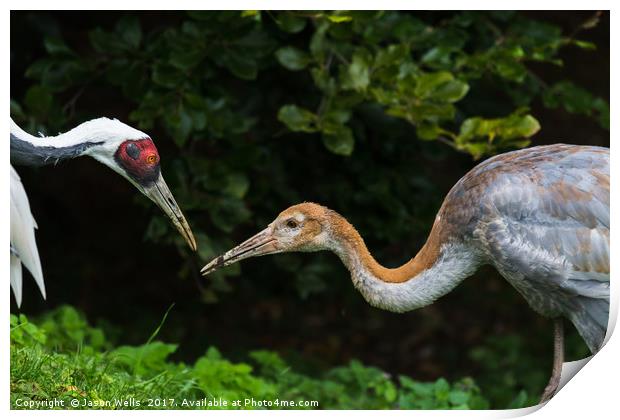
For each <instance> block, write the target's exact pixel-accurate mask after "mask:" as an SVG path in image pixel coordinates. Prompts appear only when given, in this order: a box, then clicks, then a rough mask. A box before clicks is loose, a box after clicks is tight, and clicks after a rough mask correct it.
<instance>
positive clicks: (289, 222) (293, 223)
mask: <svg viewBox="0 0 620 420" xmlns="http://www.w3.org/2000/svg"><path fill="white" fill-rule="evenodd" d="M286 226H288V227H290V228H291V229H295V228H296V227H297V222H296V221H294V220H293V219H291V220H289V221H288V222H286Z"/></svg>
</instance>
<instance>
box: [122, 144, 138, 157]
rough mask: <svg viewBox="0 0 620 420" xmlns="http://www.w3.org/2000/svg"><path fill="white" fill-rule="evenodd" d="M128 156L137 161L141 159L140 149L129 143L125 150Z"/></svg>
mask: <svg viewBox="0 0 620 420" xmlns="http://www.w3.org/2000/svg"><path fill="white" fill-rule="evenodd" d="M125 151H126V152H127V155H128V156H129V157H130V158H132V159H133V160H137V159H138V158H139V157H140V149H139V148H138V146H136V144H135V143H129V144H128V145H127V147H126V148H125Z"/></svg>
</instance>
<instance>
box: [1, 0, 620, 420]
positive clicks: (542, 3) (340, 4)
mask: <svg viewBox="0 0 620 420" xmlns="http://www.w3.org/2000/svg"><path fill="white" fill-rule="evenodd" d="M6 4H7V5H8V7H9V8H12V9H15V10H28V9H30V10H37V9H49V8H50V6H53V7H54V8H59V9H100V10H114V9H118V10H151V9H153V10H175V9H181V10H184V9H204V8H209V6H220V7H221V6H223V5H225V6H226V7H227V8H229V9H249V10H259V9H263V10H264V9H274V10H277V9H280V10H282V9H345V10H347V9H348V10H352V9H360V10H361V9H369V10H371V9H377V8H378V7H377V6H381V7H380V8H381V9H385V10H388V9H403V10H404V9H411V8H415V9H419V10H461V9H464V8H468V9H472V10H489V9H495V10H498V9H500V10H583V9H589V10H610V9H611V24H610V27H611V41H612V42H611V44H612V45H613V46H617V45H618V44H617V41H618V32H617V30H615V29H614V28H615V25H614V24H615V23H618V19H617V18H616V17H615V11H614V10H613V8H612V5H614V3H613V2H612V1H600V0H591V1H588V2H583V1H575V0H564V1H562V2H561V3H558V2H552V1H548V0H521V1H518V2H517V1H501V2H498V1H497V0H495V1H480V0H472V1H467V2H465V1H432V2H430V1H426V2H419V1H418V2H414V1H409V2H406V1H394V0H383V1H381V2H380V3H379V2H370V1H360V0H358V1H355V2H353V1H340V0H334V1H324V0H323V1H307V0H303V1H296V2H294V3H293V2H290V1H289V2H284V1H281V0H280V1H239V0H228V1H227V2H226V3H225V4H223V3H215V2H208V1H191V0H175V1H174V2H172V1H166V2H164V1H161V0H158V1H157V0H153V1H149V2H147V1H128V0H123V1H120V0H108V1H105V2H103V1H92V0H91V1H89V2H84V1H76V0H56V1H54V2H53V3H52V2H49V1H43V0H23V1H13V0H11V1H7V2H6ZM616 4H617V3H616ZM558 5H560V6H562V9H557V6H558ZM1 19H2V20H1V21H0V26H1V27H2V28H4V30H3V31H2V38H3V45H5V49H4V51H5V57H7V56H9V51H10V44H9V33H10V32H9V25H10V14H9V10H6V12H5V13H3V14H2V18H1ZM611 69H612V71H611V74H612V75H613V74H619V73H617V72H618V71H619V70H620V66H618V53H617V50H616V49H614V48H611ZM2 72H3V74H4V78H3V80H4V83H3V85H2V86H3V91H4V92H5V93H4V95H3V97H4V98H5V109H6V111H5V115H7V116H8V115H9V101H8V100H7V99H8V97H9V96H10V94H9V90H10V77H9V63H8V62H7V64H6V65H5V66H2ZM611 98H612V100H611V102H612V103H613V104H614V105H615V103H616V102H615V101H614V99H615V98H618V83H617V82H616V81H615V79H612V80H611ZM611 111H612V112H611V115H612V124H611V126H612V131H611V133H610V136H611V138H613V130H614V129H615V127H616V126H615V124H616V123H617V122H618V121H620V119H619V118H618V108H616V107H615V106H612V107H611ZM2 121H3V123H2V127H4V130H5V132H8V131H9V123H8V118H5V119H2ZM617 147H620V146H616V145H614V146H613V147H612V154H611V155H612V166H611V172H612V179H618V176H619V173H618V172H619V171H620V169H618V165H615V163H616V161H617V160H618V157H617V152H616V148H617ZM3 152H4V153H5V154H4V156H3V159H4V164H5V165H7V166H8V163H9V142H8V141H7V142H6V143H5V147H4V149H3ZM1 177H2V178H1V179H2V181H1V182H0V188H1V191H2V194H3V196H4V197H6V198H8V197H9V171H8V168H5V169H4V171H3V173H2V174H1ZM615 185H616V184H615V182H612V191H611V206H612V208H611V213H612V214H617V213H616V211H618V209H620V207H619V206H618V199H619V198H618V192H617V188H615V187H614V186H615ZM0 211H1V212H2V218H1V219H0V220H2V221H3V223H1V224H0V229H1V230H2V233H3V235H4V237H5V238H6V237H7V236H9V224H8V220H9V210H8V206H4V207H2V208H1V210H0ZM7 242H8V240H7ZM611 242H612V244H616V243H619V237H618V234H617V231H616V230H614V231H612V233H611ZM617 249H618V248H616V247H614V246H612V248H611V251H612V252H611V264H612V272H616V269H617V267H618V264H616V263H615V261H618V258H620V255H618V254H619V253H618V252H617ZM8 261H9V259H8V255H7V258H5V259H4V261H3V265H4V269H3V271H2V272H3V273H4V275H5V276H7V277H8V273H9V264H8ZM7 283H8V281H4V284H5V297H4V299H5V306H4V307H5V310H4V314H5V315H4V319H5V322H7V323H8V318H9V313H10V304H9V303H10V300H9V299H10V291H9V287H8V285H7ZM619 290H620V288H618V287H613V282H612V308H611V315H612V318H617V314H618V301H619V293H618V291H619ZM5 325H6V324H5ZM1 330H2V333H1V335H0V336H1V342H0V349H3V351H1V352H0V353H2V355H3V356H2V361H1V362H0V363H1V365H2V372H3V377H4V380H3V381H0V406H1V407H4V408H5V410H7V411H9V413H8V414H9V415H10V416H12V417H15V418H27V419H30V418H32V417H33V416H36V417H37V418H60V417H69V418H79V419H83V418H94V417H96V418H108V417H111V416H118V417H125V418H127V417H128V416H131V417H132V418H138V417H142V418H147V417H148V418H153V417H155V418H161V417H163V416H167V415H174V416H179V415H183V416H188V417H194V418H201V419H203V418H204V416H205V415H207V416H209V417H210V418H215V419H219V418H224V417H226V418H241V417H243V418H247V417H248V416H252V418H257V419H261V418H262V419H266V418H269V419H274V418H283V417H287V418H288V417H290V416H293V415H294V416H295V417H296V418H306V419H310V418H312V419H313V418H315V417H316V416H321V417H328V418H330V417H331V418H334V417H335V416H338V417H339V416H342V415H354V416H355V417H361V418H367V417H370V416H376V415H384V414H385V415H389V416H390V417H391V418H394V419H396V418H403V419H404V418H406V419H408V420H409V419H412V418H415V419H416V420H417V419H438V418H461V419H481V418H485V419H486V418H511V417H519V416H522V415H525V414H528V413H531V414H530V417H529V418H532V419H557V418H561V419H562V420H567V419H573V418H576V419H577V418H578V419H584V418H585V419H590V418H603V419H605V418H610V417H612V416H617V415H618V412H619V410H618V408H617V400H618V398H619V397H618V395H617V394H618V391H617V381H618V379H620V375H619V374H620V360H619V359H620V358H619V357H618V356H617V355H620V339H618V337H617V334H615V336H611V338H610V339H609V341H608V343H607V344H606V345H605V347H604V348H603V349H602V350H601V351H600V352H599V353H598V354H597V355H596V357H594V358H593V359H592V361H590V362H589V363H588V364H587V365H586V366H585V368H584V369H582V370H581V371H580V372H579V373H578V374H577V376H576V377H575V379H573V380H571V381H570V382H569V383H568V384H567V385H566V386H565V387H564V388H562V390H561V391H560V392H559V393H558V395H556V396H555V397H554V398H553V399H552V400H551V401H550V402H549V403H548V404H547V405H546V406H545V407H543V408H542V409H540V410H536V409H533V408H530V409H522V410H503V411H450V412H446V411H398V410H393V411H390V412H389V413H387V412H386V413H383V414H379V413H375V412H371V411H362V410H355V411H322V412H317V411H308V412H304V411H295V412H290V411H269V412H267V411H252V412H233V411H210V412H208V413H205V412H198V411H188V412H183V414H180V412H169V411H123V412H113V413H112V412H106V411H97V412H95V411H87V412H86V411H65V410H63V411H38V412H37V413H36V414H35V413H31V412H27V411H10V410H9V409H8V408H9V392H10V386H9V382H10V381H9V376H10V368H9V352H8V348H9V329H8V328H2V329H1Z"/></svg>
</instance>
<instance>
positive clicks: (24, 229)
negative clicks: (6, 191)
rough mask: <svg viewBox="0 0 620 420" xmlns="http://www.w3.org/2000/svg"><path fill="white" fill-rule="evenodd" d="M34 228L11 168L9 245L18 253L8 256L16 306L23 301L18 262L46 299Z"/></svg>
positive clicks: (26, 202)
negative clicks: (23, 266)
mask: <svg viewBox="0 0 620 420" xmlns="http://www.w3.org/2000/svg"><path fill="white" fill-rule="evenodd" d="M36 227H37V223H36V221H35V220H34V217H33V216H32V213H31V211H30V203H29V202H28V196H27V195H26V191H25V190H24V186H23V185H22V182H21V180H20V179H19V175H17V172H16V171H15V169H13V166H11V246H12V247H13V249H14V250H15V251H16V253H17V255H11V287H12V288H13V293H14V294H15V300H16V301H17V305H18V306H19V305H21V300H22V275H21V271H22V270H21V266H20V264H19V262H20V261H21V263H22V264H24V265H25V266H26V268H27V269H28V271H30V273H31V274H32V277H34V280H35V281H36V283H37V286H39V290H40V291H41V294H42V295H43V298H44V299H45V283H44V281H43V270H42V269H41V261H40V259H39V251H38V249H37V242H36V240H35V237H34V230H35V228H36Z"/></svg>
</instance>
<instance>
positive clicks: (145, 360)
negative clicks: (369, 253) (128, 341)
mask: <svg viewBox="0 0 620 420" xmlns="http://www.w3.org/2000/svg"><path fill="white" fill-rule="evenodd" d="M164 321H165V317H164V319H163V320H162V322H161V324H160V325H159V327H158V328H157V329H156V330H155V332H154V333H153V334H152V335H151V337H150V338H149V340H148V341H147V342H146V343H145V344H143V345H141V346H117V347H115V346H114V345H113V344H112V343H110V342H109V341H108V340H107V339H106V337H105V334H104V332H103V331H102V330H101V329H99V328H94V327H92V326H90V325H89V324H88V323H87V322H86V320H85V318H84V317H83V316H82V315H81V314H80V313H79V312H78V311H76V310H75V309H74V308H72V307H69V306H63V307H60V308H58V309H57V310H55V311H52V312H50V313H49V314H47V315H45V316H43V317H41V318H40V319H37V320H36V321H34V322H33V321H31V320H29V319H28V318H27V317H26V316H25V315H19V316H16V315H11V408H13V409H20V408H35V409H36V408H39V409H49V408H58V409H64V408H76V409H170V408H173V409H229V408H230V409H264V408H268V409H269V408H273V409H283V408H295V409H299V408H307V409H316V408H323V409H330V408H331V409H344V408H365V409H389V408H400V409H439V408H441V409H470V408H477V409H482V408H488V407H489V404H488V401H487V400H486V399H485V398H484V397H483V396H482V395H481V394H480V390H479V388H478V387H477V386H476V384H475V382H474V381H473V380H472V379H471V378H463V379H461V380H459V381H457V382H455V383H452V384H450V383H449V382H448V381H446V380H445V379H439V380H437V381H435V382H418V381H415V380H413V379H412V378H409V377H407V376H399V377H398V378H393V377H391V376H390V375H388V374H386V373H385V372H383V371H381V370H380V369H377V368H374V367H369V366H364V365H363V364H361V363H360V362H358V361H355V360H353V361H351V362H350V363H349V364H348V365H346V366H341V367H336V368H332V369H330V370H327V371H325V372H319V373H317V375H316V376H309V375H307V374H302V373H299V372H297V371H295V369H294V368H293V367H291V366H290V365H289V364H288V363H287V362H286V361H285V360H283V359H282V358H281V357H280V356H279V355H278V354H276V353H274V352H271V351H266V350H258V351H253V352H249V353H248V357H247V360H246V361H245V362H232V361H230V360H227V359H226V358H225V357H223V356H222V354H220V352H219V351H218V350H217V349H216V348H214V347H211V348H209V349H207V350H206V352H205V354H204V355H203V356H201V357H200V358H198V359H197V360H196V361H195V362H194V363H193V364H186V363H176V362H172V361H170V360H169V356H170V355H171V354H172V353H174V352H175V351H176V350H177V347H178V345H177V344H170V343H163V342H161V341H157V340H156V339H155V338H156V335H157V332H158V331H159V329H160V328H161V326H162V324H163V322H164Z"/></svg>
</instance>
